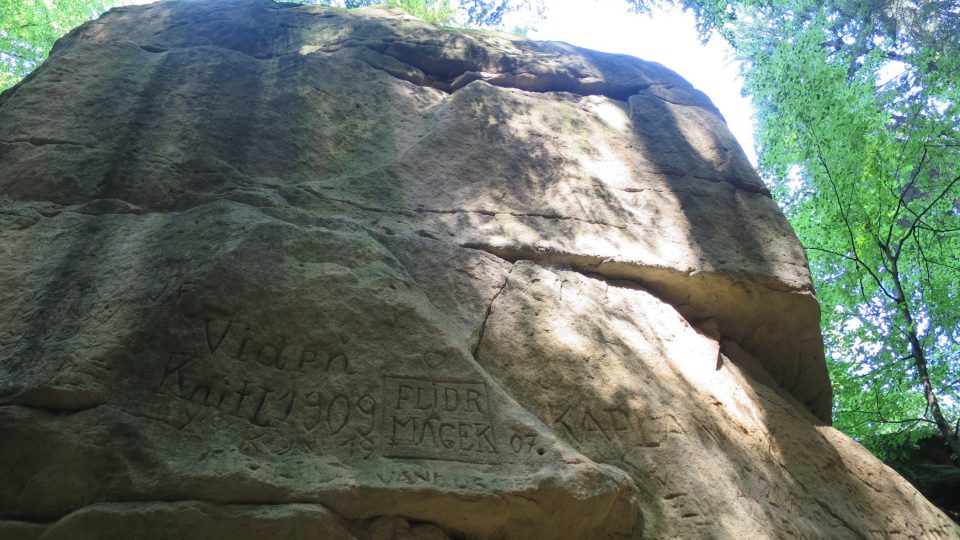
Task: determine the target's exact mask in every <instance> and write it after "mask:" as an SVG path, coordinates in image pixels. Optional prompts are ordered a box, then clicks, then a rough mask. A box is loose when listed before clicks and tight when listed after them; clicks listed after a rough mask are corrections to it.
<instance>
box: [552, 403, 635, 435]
mask: <svg viewBox="0 0 960 540" xmlns="http://www.w3.org/2000/svg"><path fill="white" fill-rule="evenodd" d="M550 420H551V423H552V424H553V425H554V427H555V428H556V429H559V430H560V431H561V434H562V435H567V436H569V437H572V438H573V440H574V441H576V442H584V441H589V440H591V439H594V440H596V439H604V440H607V441H612V440H614V439H619V438H620V437H623V436H624V435H626V434H627V432H629V431H630V430H631V426H630V411H629V409H627V408H625V407H610V406H596V407H593V406H589V405H586V404H583V403H577V404H567V405H552V406H551V407H550Z"/></svg>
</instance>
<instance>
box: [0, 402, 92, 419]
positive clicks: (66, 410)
mask: <svg viewBox="0 0 960 540" xmlns="http://www.w3.org/2000/svg"><path fill="white" fill-rule="evenodd" d="M103 405H105V403H92V404H84V405H77V406H76V407H67V406H59V407H53V406H45V405H35V404H31V403H18V402H17V401H11V402H7V403H3V404H0V408H6V407H18V408H21V409H29V410H31V411H39V412H42V413H46V414H49V415H51V416H70V415H72V414H77V413H81V412H84V411H89V410H92V409H96V408H98V407H102V406H103Z"/></svg>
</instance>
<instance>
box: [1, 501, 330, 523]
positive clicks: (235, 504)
mask: <svg viewBox="0 0 960 540" xmlns="http://www.w3.org/2000/svg"><path fill="white" fill-rule="evenodd" d="M177 503H194V504H205V505H209V506H214V507H218V508H231V507H250V506H262V507H266V508H272V507H284V506H293V505H307V506H313V507H317V508H324V509H326V510H327V511H329V512H330V514H331V515H334V516H336V515H338V514H337V513H336V512H334V511H333V510H330V508H329V507H328V506H326V505H324V504H322V503H320V502H317V501H315V500H310V499H301V500H297V499H284V500H283V502H275V501H262V500H250V501H231V502H219V501H215V500H208V499H142V500H137V499H129V500H122V501H97V502H92V503H90V504H86V505H83V506H80V507H78V508H74V509H73V510H70V511H69V512H66V513H64V514H61V515H59V516H56V517H53V518H50V519H39V518H36V519H33V518H26V517H20V516H16V517H15V516H2V515H0V523H4V522H8V523H9V522H15V523H26V524H29V525H40V526H47V527H49V526H52V525H55V524H57V523H59V522H61V521H63V520H65V519H67V518H69V517H70V516H71V515H73V514H76V513H77V512H82V511H84V510H87V509H89V508H96V507H105V508H104V509H105V510H106V509H108V508H109V505H124V506H142V505H148V504H169V505H173V504H177Z"/></svg>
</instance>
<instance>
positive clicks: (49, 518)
mask: <svg viewBox="0 0 960 540" xmlns="http://www.w3.org/2000/svg"><path fill="white" fill-rule="evenodd" d="M0 197H2V198H0V283H2V287H0V475H2V476H0V478H2V479H3V481H2V482H0V537H3V538H24V539H25V538H41V537H42V538H70V539H72V538H268V537H269V538H274V537H276V538H384V539H385V538H445V537H455V538H458V537H468V538H476V537H513V538H606V537H630V538H641V537H643V538H676V537H685V538H701V537H713V538H740V537H746V538H762V537H787V536H794V537H799V538H857V537H911V538H921V537H923V538H954V537H958V536H960V530H958V529H957V528H956V526H954V525H952V524H951V522H950V521H949V520H948V519H947V518H946V517H945V516H944V515H943V514H941V513H940V512H939V511H937V510H936V509H935V508H934V507H932V506H931V505H930V504H929V503H928V502H927V501H925V500H924V499H923V498H922V497H920V496H919V495H918V494H917V493H916V491H914V490H913V488H911V487H910V486H909V484H907V483H906V482H905V481H904V480H903V479H901V478H900V477H899V476H897V475H896V474H895V473H893V472H892V471H891V470H890V469H888V468H886V467H885V466H884V465H882V464H881V463H880V462H878V461H877V460H876V459H874V458H873V457H871V456H870V455H869V454H868V453H867V452H866V451H865V450H864V449H863V448H861V447H860V446H859V445H857V444H856V443H854V442H852V441H850V440H849V439H848V438H846V437H845V436H843V435H841V434H840V433H838V432H837V431H835V430H833V429H832V428H830V427H829V415H830V401H831V398H830V387H829V382H828V380H827V376H826V371H825V368H824V362H823V351H822V344H821V339H820V334H819V329H818V328H819V326H818V313H819V311H818V306H817V302H816V299H815V298H814V296H813V291H812V287H811V284H810V277H809V274H808V271H807V267H806V261H805V258H804V254H803V251H802V249H801V247H800V245H799V243H798V242H797V239H796V237H795V236H794V234H793V232H792V231H791V230H790V227H789V225H788V224H787V223H786V221H785V220H784V219H783V217H782V216H781V214H780V213H779V211H778V209H777V207H776V205H775V204H774V203H773V201H772V200H771V199H770V197H769V194H768V193H767V191H766V189H765V188H764V186H763V184H762V183H761V182H760V180H759V179H758V177H757V176H756V174H755V173H754V171H753V170H752V169H751V167H750V165H749V163H748V162H747V160H746V159H745V157H744V155H743V152H742V151H741V149H740V148H739V146H738V145H737V143H736V141H735V140H734V139H733V137H732V136H731V135H730V134H729V132H728V131H727V129H726V126H725V124H724V121H723V119H722V117H721V116H720V115H719V113H718V112H717V111H716V109H715V108H714V107H713V105H712V104H711V103H710V101H709V100H708V99H707V98H706V97H705V96H704V95H703V94H701V93H700V92H698V91H697V90H695V89H693V88H692V87H691V86H690V85H689V84H688V83H686V82H685V81H683V80H682V79H681V78H680V77H678V76H677V75H676V74H674V73H673V72H671V71H669V70H667V69H666V68H664V67H663V66H660V65H658V64H653V63H649V62H644V61H641V60H637V59H634V58H630V57H625V56H618V55H610V54H602V53H597V52H593V51H587V50H583V49H578V48H576V47H571V46H569V45H565V44H562V43H542V42H532V41H524V40H521V39H519V38H516V37H513V36H507V35H496V34H487V33H476V32H465V31H447V30H441V29H438V28H436V27H433V26H431V25H428V24H424V23H422V22H419V21H417V20H415V19H412V18H410V17H408V16H406V15H403V14H401V13H399V12H395V11H390V10H384V9H371V10H359V11H342V10H336V9H328V8H316V7H295V6H292V5H289V4H274V3H270V2H264V1H255V0H248V1H240V0H237V1H231V2H214V1H190V2H187V1H184V2H166V3H160V4H156V5H152V6H148V7H138V8H124V9H115V10H112V11H111V12H109V13H108V14H107V15H105V16H104V17H102V18H101V19H99V20H97V21H95V22H92V23H89V24H87V25H85V26H84V27H82V28H80V29H79V30H77V31H74V32H73V33H71V34H70V35H68V36H67V37H65V38H64V39H63V40H61V41H60V42H59V43H58V45H57V46H56V47H55V49H54V52H53V54H52V56H51V59H50V60H49V61H48V62H47V63H45V64H44V65H43V66H42V67H41V68H40V69H39V70H38V71H37V72H36V73H34V74H33V75H32V76H31V77H29V78H28V79H27V80H26V81H24V82H23V83H22V84H20V85H19V86H17V87H15V88H13V89H11V90H9V91H7V92H6V93H4V94H3V95H2V96H0Z"/></svg>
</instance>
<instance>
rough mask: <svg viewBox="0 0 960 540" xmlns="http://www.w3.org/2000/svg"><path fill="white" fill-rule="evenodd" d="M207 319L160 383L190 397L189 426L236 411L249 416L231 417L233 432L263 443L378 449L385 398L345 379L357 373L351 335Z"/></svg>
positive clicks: (342, 451)
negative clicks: (298, 333) (308, 341)
mask: <svg viewBox="0 0 960 540" xmlns="http://www.w3.org/2000/svg"><path fill="white" fill-rule="evenodd" d="M200 324H201V325H202V327H201V329H202V331H203V333H202V336H198V338H199V339H198V340H197V342H195V343H192V344H190V345H191V346H188V347H184V349H185V350H189V351H191V352H189V353H188V352H174V353H171V354H169V356H168V358H167V361H166V363H165V365H164V367H163V369H162V371H161V372H160V373H159V375H160V377H159V384H158V385H157V387H156V390H157V392H158V393H160V394H166V395H172V396H175V397H176V398H179V400H181V401H182V402H185V404H188V407H189V409H187V410H186V416H187V418H188V420H189V421H188V422H187V423H186V424H185V425H184V426H183V427H188V426H189V425H191V424H192V423H193V422H194V420H195V419H197V418H198V417H199V418H205V419H209V421H213V417H214V416H218V415H228V417H232V418H236V419H240V420H243V421H244V422H245V425H237V424H235V423H234V424H231V425H232V426H233V428H232V429H231V432H236V433H237V434H238V435H240V436H241V437H242V439H243V440H244V441H246V442H247V443H249V444H248V445H247V446H249V447H251V448H254V449H257V450H260V451H267V452H270V453H274V454H284V453H286V452H288V451H290V450H292V449H299V450H302V451H306V452H310V453H315V454H322V453H334V454H338V455H343V456H356V457H360V458H364V459H365V458H368V457H370V455H372V453H373V451H374V450H375V449H376V448H377V446H378V442H379V441H378V436H379V431H378V430H377V429H376V427H377V422H378V421H379V418H380V405H379V402H378V401H377V396H376V395H375V394H374V395H371V394H369V393H367V392H365V391H364V390H362V389H361V387H358V386H355V385H352V384H348V379H347V380H345V379H343V377H344V376H349V375H350V374H351V371H350V364H349V362H350V361H349V358H348V357H347V353H346V352H345V351H344V349H343V346H344V345H345V344H346V343H347V340H346V339H344V338H339V337H334V339H333V340H332V342H333V345H331V344H329V343H328V344H325V345H323V346H321V345H302V344H301V345H298V344H297V343H296V341H295V340H292V339H287V338H286V337H282V336H280V337H275V338H274V337H269V336H264V335H263V334H262V333H260V332H257V331H256V330H255V329H254V328H252V327H251V326H250V325H246V324H243V323H242V322H238V321H229V320H217V319H204V320H202V321H200ZM196 426H197V427H196V429H203V425H202V424H196Z"/></svg>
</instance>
